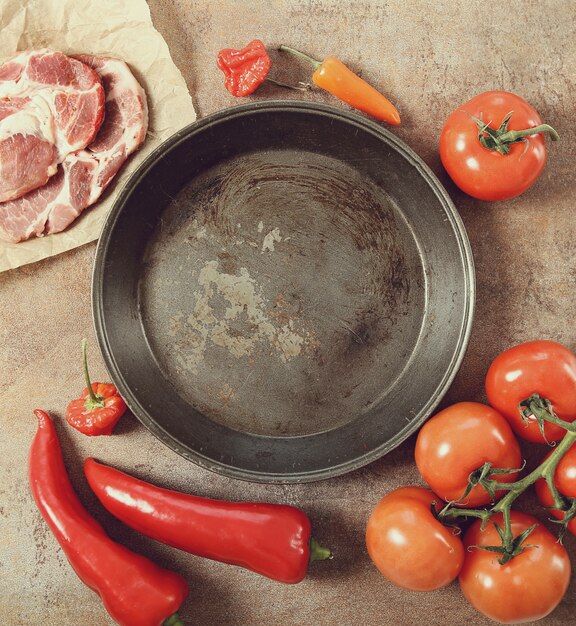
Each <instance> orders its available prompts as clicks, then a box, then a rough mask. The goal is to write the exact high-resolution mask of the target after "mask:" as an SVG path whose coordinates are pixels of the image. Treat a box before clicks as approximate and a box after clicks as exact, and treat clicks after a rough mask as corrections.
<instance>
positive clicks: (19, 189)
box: [0, 49, 104, 202]
mask: <svg viewBox="0 0 576 626" xmlns="http://www.w3.org/2000/svg"><path fill="white" fill-rule="evenodd" d="M103 117H104V89H103V87H102V84H101V82H100V79H99V77H98V74H97V73H96V72H95V71H94V70H93V69H92V68H91V67H89V66H87V65H86V64H84V63H82V62H80V61H78V60H77V59H74V58H71V57H68V56H66V55H65V54H62V53H61V52H53V51H50V50H44V49H43V50H28V51H26V52H21V53H20V54H18V55H17V56H15V57H13V58H12V59H10V60H9V61H7V62H6V63H4V64H3V65H2V66H0V202H3V201H6V200H12V199H14V198H17V197H19V196H21V195H23V194H25V193H26V192H28V191H30V190H31V189H35V188H37V187H40V186H41V185H44V184H45V183H46V182H47V180H48V178H49V177H50V176H53V175H54V174H55V173H56V169H57V168H56V166H57V165H58V163H61V162H62V161H63V160H64V159H65V158H66V156H67V155H68V154H70V153H71V152H75V151H77V150H81V149H82V148H85V147H86V146H87V145H88V144H89V143H90V142H91V141H92V140H93V139H94V137H95V135H96V133H97V132H98V129H99V128H100V125H101V123H102V120H103Z"/></svg>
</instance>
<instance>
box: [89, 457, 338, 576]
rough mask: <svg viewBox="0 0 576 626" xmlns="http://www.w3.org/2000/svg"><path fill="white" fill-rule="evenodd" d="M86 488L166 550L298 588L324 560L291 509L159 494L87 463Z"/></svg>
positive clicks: (300, 515) (301, 517) (325, 554)
mask: <svg viewBox="0 0 576 626" xmlns="http://www.w3.org/2000/svg"><path fill="white" fill-rule="evenodd" d="M84 472H85V474H86V478H87V479H88V483H89V484H90V486H91V487H92V489H93V490H94V493H95V494H96V496H97V497H98V498H99V499H100V501H101V502H102V504H103V505H104V506H105V507H106V508H107V509H108V510H109V511H110V512H111V513H112V514H113V515H115V516H116V517H117V518H118V519H120V520H121V521H122V522H124V523H125V524H127V525H128V526H130V527H131V528H134V529H135V530H137V531H139V532H141V533H144V534H145V535H148V536H149V537H152V538H153V539H156V540H158V541H161V542H162V543H166V544H168V545H169V546H172V547H174V548H178V549H180V550H184V551H186V552H189V553H191V554H195V555H197V556H202V557H206V558H209V559H213V560H215V561H221V562H224V563H230V564H233V565H239V566H241V567H245V568H246V569H250V570H252V571H254V572H258V573H259V574H263V575H264V576H267V577H268V578H272V579H273V580H278V581H280V582H284V583H298V582H300V581H301V580H302V579H303V578H304V577H305V576H306V571H307V568H308V563H309V561H314V560H323V559H327V558H330V556H331V555H330V551H329V550H327V549H326V548H322V547H321V546H319V545H318V544H317V543H316V542H315V541H314V540H313V539H311V525H310V520H309V519H308V517H307V516H306V514H305V513H304V512H303V511H301V510H300V509H297V508H295V507H293V506H287V505H279V504H265V503H243V502H223V501H219V500H209V499H207V498H201V497H199V496H193V495H188V494H184V493H179V492H177V491H170V490H168V489H161V488H160V487H155V486H154V485H151V484H149V483H146V482H144V481H142V480H138V479H137V478H133V477H132V476H129V475H128V474H125V473H123V472H120V471H118V470H116V469H113V468H112V467H109V466H106V465H102V464H101V463H98V462H97V461H95V460H94V459H91V458H88V459H86V461H85V462H84Z"/></svg>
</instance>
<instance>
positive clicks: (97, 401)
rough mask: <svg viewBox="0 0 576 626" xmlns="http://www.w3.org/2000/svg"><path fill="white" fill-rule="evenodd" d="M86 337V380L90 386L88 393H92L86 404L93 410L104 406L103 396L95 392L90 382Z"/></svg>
mask: <svg viewBox="0 0 576 626" xmlns="http://www.w3.org/2000/svg"><path fill="white" fill-rule="evenodd" d="M86 344H87V341H86V338H84V339H82V362H83V368H84V380H85V381H86V386H87V387H88V393H89V394H90V398H88V399H87V400H86V406H87V407H88V408H89V409H90V410H92V409H95V408H101V407H103V406H104V402H103V398H102V397H100V396H97V395H96V394H95V393H94V389H92V383H91V382H90V374H89V373H88V357H87V355H86Z"/></svg>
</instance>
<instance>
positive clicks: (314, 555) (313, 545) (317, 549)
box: [308, 537, 332, 563]
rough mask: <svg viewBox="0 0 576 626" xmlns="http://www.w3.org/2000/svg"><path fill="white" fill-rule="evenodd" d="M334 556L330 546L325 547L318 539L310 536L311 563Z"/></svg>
mask: <svg viewBox="0 0 576 626" xmlns="http://www.w3.org/2000/svg"><path fill="white" fill-rule="evenodd" d="M331 558H332V552H331V551H330V549H329V548H324V547H323V546H321V545H320V544H319V543H318V542H317V541H316V539H314V538H313V537H311V538H310V558H309V559H308V560H309V562H310V563H312V562H313V561H325V560H326V559H331Z"/></svg>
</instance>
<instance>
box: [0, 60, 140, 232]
mask: <svg viewBox="0 0 576 626" xmlns="http://www.w3.org/2000/svg"><path fill="white" fill-rule="evenodd" d="M74 58H75V59H77V60H78V61H81V62H82V63H84V64H86V65H88V66H90V67H91V68H93V69H94V70H95V71H96V72H97V74H98V75H99V77H100V80H101V81H102V84H103V85H104V91H105V93H106V103H105V116H104V122H103V123H102V126H101V127H100V130H99V131H98V134H97V135H96V137H95V138H94V141H93V142H92V143H91V144H90V145H89V146H88V147H87V148H85V149H84V150H78V151H76V152H74V153H72V154H69V155H68V156H67V157H66V158H65V159H64V161H63V162H62V163H61V165H60V166H59V167H58V171H57V173H56V175H55V176H53V177H52V178H51V179H50V180H49V181H48V183H47V184H46V185H44V186H43V187H40V188H38V189H36V190H34V191H32V192H30V193H28V194H26V195H25V196H22V197H20V198H18V199H16V200H13V201H10V202H4V203H1V204H0V234H1V235H2V237H3V238H4V239H7V240H8V241H14V242H17V241H22V240H24V239H28V238H30V237H33V236H42V235H44V234H51V233H57V232H60V231H62V230H64V229H65V228H66V227H67V226H69V225H70V224H71V223H72V222H73V221H74V220H75V219H76V217H78V215H80V213H81V212H82V211H83V210H84V209H85V208H86V207H88V206H90V205H91V204H93V203H94V202H96V200H98V198H99V197H100V195H101V194H102V192H103V191H104V189H105V188H106V187H107V186H108V184H109V183H110V181H111V180H112V178H113V177H114V175H115V174H116V173H117V172H118V170H119V169H120V167H121V166H122V164H123V163H124V162H125V160H126V159H127V158H128V156H129V155H130V154H131V153H132V152H134V151H135V150H136V149H137V148H138V147H139V146H140V144H141V143H142V142H143V141H144V138H145V136H146V130H147V127H148V109H147V104H146V94H145V93H144V90H143V89H142V87H141V86H140V84H139V83H138V81H137V80H136V79H135V78H134V76H133V74H132V72H131V71H130V69H129V67H128V66H127V65H126V63H124V62H123V61H121V60H119V59H112V58H100V57H93V56H88V55H76V56H75V57H74Z"/></svg>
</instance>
